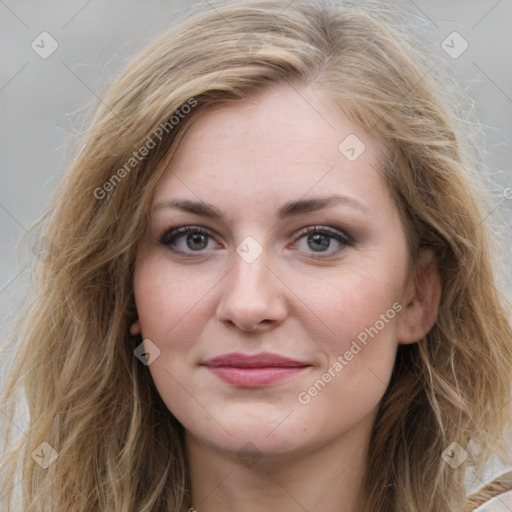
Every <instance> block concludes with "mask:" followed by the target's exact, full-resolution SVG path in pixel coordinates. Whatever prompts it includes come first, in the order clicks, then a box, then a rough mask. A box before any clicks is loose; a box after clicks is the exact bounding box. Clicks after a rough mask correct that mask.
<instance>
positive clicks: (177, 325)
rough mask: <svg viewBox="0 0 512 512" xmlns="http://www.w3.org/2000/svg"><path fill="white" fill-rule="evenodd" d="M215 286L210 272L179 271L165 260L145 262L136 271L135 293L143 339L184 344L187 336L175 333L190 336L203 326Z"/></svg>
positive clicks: (159, 343)
mask: <svg viewBox="0 0 512 512" xmlns="http://www.w3.org/2000/svg"><path fill="white" fill-rule="evenodd" d="M214 284H215V281H214V279H212V278H211V276H210V278H209V277H208V275H207V273H206V275H204V276H203V275H201V274H200V273H198V271H197V270H196V271H195V272H194V273H193V274H191V273H190V272H187V270H186V269H184V270H183V271H180V272H177V271H175V270H174V269H172V268H169V265H168V264H166V262H165V261H163V258H161V257H156V256H155V257H148V258H147V259H145V260H144V261H142V262H141V263H140V264H139V265H138V267H137V269H136V272H135V276H134V293H135V301H136V304H137V312H138V316H139V320H140V323H141V326H142V334H143V336H144V337H145V338H149V339H151V340H152V341H154V342H155V343H157V344H158V345H162V346H163V345H165V340H166V339H169V338H173V339H175V340H176V343H177V345H176V346H175V347H177V346H179V345H180V344H183V341H184V340H183V337H182V336H181V335H180V336H175V333H177V332H180V334H183V332H185V333H187V334H188V336H189V337H190V335H191V334H193V332H194V329H196V328H198V327H200V322H197V319H198V317H200V316H201V314H202V309H201V306H202V303H203V302H206V301H205V298H206V295H207V293H208V290H210V289H211V288H212V287H213V286H214Z"/></svg>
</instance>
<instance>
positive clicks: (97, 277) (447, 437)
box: [3, 0, 512, 512]
mask: <svg viewBox="0 0 512 512" xmlns="http://www.w3.org/2000/svg"><path fill="white" fill-rule="evenodd" d="M429 71H431V73H429ZM432 71H433V70H432V67H429V65H428V62H427V60H426V58H425V57H424V56H423V55H422V54H421V53H419V52H418V51H417V50H415V49H414V47H413V46H411V44H410V43H409V42H407V38H406V34H405V32H404V33H402V32H401V31H400V29H399V28H397V26H396V22H394V21H393V17H392V15H391V14H390V13H387V12H386V11H384V10H381V11H379V12H378V11H377V9H376V7H375V6H374V5H372V4H369V6H368V7H366V8H365V7H363V6H358V5H353V4H346V5H344V6H343V7H341V6H338V7H329V6H326V5H320V4H317V3H314V2H306V1H300V0H297V1H295V2H292V3H291V4H290V5H288V6H287V7H286V8H285V9H284V6H283V5H282V3H280V2H276V1H265V0H261V1H259V0H258V1H238V2H234V3H231V4H226V5H222V6H216V7H215V9H206V10H204V11H203V12H200V13H197V14H196V15H195V16H194V17H191V18H190V19H189V20H186V21H184V22H182V23H181V24H179V25H178V26H176V27H174V28H173V29H172V30H170V31H169V32H167V33H165V34H164V35H162V36H161V37H159V38H158V39H156V40H155V41H154V42H153V43H152V44H150V45H149V46H148V47H147V48H146V49H145V50H143V51H142V52H141V53H140V54H139V55H138V56H137V57H136V58H134V59H133V60H132V61H131V62H130V63H129V65H128V66H127V67H126V68H125V69H124V70H123V71H122V72H121V73H120V74H119V75H118V76H117V77H116V78H115V79H114V80H113V81H112V84H111V86H110V87H109V89H108V90H107V91H106V92H105V94H104V95H103V97H102V100H101V102H99V103H98V105H97V107H96V110H95V111H94V113H93V115H92V117H91V119H90V124H89V128H88V130H87V132H86V134H85V136H84V140H83V143H82V145H81V148H80V151H79V152H78V153H77V155H76V158H75V159H74V161H73V163H72V165H71V167H70V169H69V172H68V173H67V175H66V177H65V179H64V180H63V182H62V183H61V184H60V186H59V188H58V190H57V191H56V194H55V196H54V198H53V199H52V202H51V204H50V205H49V207H48V209H47V211H46V213H45V214H44V216H43V217H42V219H41V222H40V225H41V227H42V228H44V237H45V240H46V241H47V244H46V254H45V257H44V258H41V263H40V268H39V269H38V272H39V273H38V278H39V279H38V281H37V284H36V285H37V288H36V292H35V294H34V298H33V300H32V302H31V303H30V305H29V306H28V308H27V310H26V311H25V312H24V313H23V316H22V317H20V324H19V328H18V336H19V337H20V338H21V339H22V345H21V348H20V351H19V354H18V357H17V360H16V362H15V364H14V366H13V369H12V375H11V377H10V380H9V382H8V386H7V387H6V390H5V392H4V401H5V404H6V405H5V406H4V407H3V409H4V410H5V411H6V414H7V416H10V417H11V418H12V411H13V406H14V400H15V398H14V395H15V390H16V389H17V387H18V386H19V385H20V384H22V385H24V388H25V392H26V394H27V398H28V404H29V409H30V425H29V427H30V428H29V430H28V431H27V432H26V437H25V436H23V438H22V439H20V441H19V443H18V445H17V446H15V447H14V448H13V449H12V450H11V451H10V452H9V453H8V454H7V455H6V457H5V461H4V467H5V469H4V471H5V475H6V478H5V489H4V493H5V494H6V495H7V496H9V495H10V494H12V493H11V492H10V489H11V488H12V486H13V485H14V484H15V480H14V475H15V466H16V464H17V463H18V462H19V461H20V459H21V458H22V461H23V469H24V474H23V481H22V483H23V502H22V510H24V511H35V510H52V511H54V512H55V511H59V512H60V511H68V510H73V511H91V510H102V511H103V510H105V511H107V510H109V511H110V510H112V511H113V510H123V511H132V510H133V511H141V510H153V511H168V510H174V511H186V510H189V511H191V510H197V511H199V512H202V511H217V510H223V511H238V510H244V511H252V510H280V511H291V510H293V511H295V510H310V511H313V510H322V511H324V512H326V511H327V512H330V511H338V512H339V511H343V512H356V511H357V512H359V511H365V512H377V511H379V512H383V511H389V512H391V511H398V510H399V511H411V512H412V511H416V512H419V511H421V512H427V511H432V512H433V511H436V512H439V511H460V510H475V508H476V507H478V506H481V505H482V504H483V506H484V507H485V506H486V504H485V502H486V501H487V500H489V499H490V498H492V497H494V496H495V495H497V494H499V493H501V494H500V496H498V499H500V501H502V503H506V501H505V500H506V499H509V498H510V493H507V492H506V491H508V490H510V488H511V487H510V485H509V484H510V481H508V482H507V480H506V479H505V477H503V479H502V481H501V485H498V484H496V487H495V488H494V489H495V490H494V491H489V489H490V487H487V488H486V489H484V490H483V491H482V493H480V494H477V495H476V496H472V497H468V496H467V494H468V492H467V489H466V487H465V477H466V476H467V471H468V469H469V468H473V469H475V471H477V472H478V471H481V470H482V468H483V467H484V465H485V464H486V462H487V461H488V460H489V458H490V457H491V456H492V455H503V454H504V453H505V450H506V449H507V447H506V443H505V436H504V435H505V428H506V427H507V426H508V425H509V424H510V420H511V416H510V414H511V412H510V406H509V401H510V382H511V376H512V357H511V356H512V346H511V339H512V336H511V334H512V331H511V326H510V323H509V319H508V318H507V316H506V313H505V311H506V310H505V305H504V300H503V298H502V297H501V296H500V295H499V293H498V291H497V288H496V277H495V275H494V271H493V269H492V266H491V258H490V254H491V248H490V245H489V243H490V241H489V239H488V235H487V233H486V230H485V226H484V224H483V219H484V218H485V212H484V201H483V198H482V196H481V190H480V189H481V188H482V185H481V184H480V183H479V181H478V175H477V173H476V171H475V168H474V165H473V163H472V160H471V158H470V150H469V145H468V142H467V140H466V139H464V137H463V133H461V130H460V129H459V126H458V123H457V118H456V116H455V113H454V112H453V111H452V110H451V105H450V101H451V100H450V98H449V97H448V95H447V94H445V91H444V89H443V86H442V85H441V84H440V83H439V82H438V81H437V80H436V79H434V78H433V72H432ZM20 333H21V334H20ZM503 482H505V483H503ZM488 504H489V505H490V506H493V504H491V502H490V501H489V502H488ZM5 506H6V507H7V510H9V511H10V510H12V508H9V504H8V503H7V500H6V502H5ZM504 506H506V505H504ZM478 510H484V509H478Z"/></svg>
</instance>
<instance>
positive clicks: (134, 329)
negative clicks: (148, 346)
mask: <svg viewBox="0 0 512 512" xmlns="http://www.w3.org/2000/svg"><path fill="white" fill-rule="evenodd" d="M141 332H142V329H141V327H140V320H139V319H138V318H137V320H136V321H135V322H133V324H132V325H131V326H130V334H131V335H132V336H136V335H137V334H140V333H141Z"/></svg>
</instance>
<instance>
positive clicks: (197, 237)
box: [187, 233, 206, 249]
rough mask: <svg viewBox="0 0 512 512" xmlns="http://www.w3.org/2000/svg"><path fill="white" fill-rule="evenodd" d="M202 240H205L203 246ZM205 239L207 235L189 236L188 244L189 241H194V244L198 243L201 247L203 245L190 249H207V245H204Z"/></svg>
mask: <svg viewBox="0 0 512 512" xmlns="http://www.w3.org/2000/svg"><path fill="white" fill-rule="evenodd" d="M201 238H202V239H203V240H202V241H203V244H201ZM204 238H205V235H202V234H200V233H199V234H195V235H188V237H187V242H189V241H192V244H196V243H198V244H199V245H200V246H201V245H203V246H202V247H190V245H189V247H190V249H204V248H205V247H206V245H205V244H204Z"/></svg>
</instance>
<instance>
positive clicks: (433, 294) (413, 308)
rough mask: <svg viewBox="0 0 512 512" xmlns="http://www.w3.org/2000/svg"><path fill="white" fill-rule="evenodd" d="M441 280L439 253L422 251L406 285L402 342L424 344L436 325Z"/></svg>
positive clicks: (401, 327) (402, 314)
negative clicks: (422, 340) (438, 266)
mask: <svg viewBox="0 0 512 512" xmlns="http://www.w3.org/2000/svg"><path fill="white" fill-rule="evenodd" d="M441 291H442V286H441V278H440V277H439V271H438V268H437V261H436V257H435V253H434V251H433V250H432V249H430V248H422V249H420V254H419V256H418V262H417V264H416V268H415V271H414V272H413V275H412V276H411V277H410V278H409V280H408V282H407V284H406V293H405V297H406V298H405V308H404V309H403V311H402V313H401V314H400V316H399V319H398V322H399V324H398V332H397V340H398V343H400V344H403V345H406V344H409V343H415V342H417V341H420V340H421V339H422V338H423V337H424V336H425V335H426V334H427V333H428V332H429V331H430V330H431V329H432V327H433V326H434V324H435V322H436V318H437V313H438V310H439V303H440V301H441Z"/></svg>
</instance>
